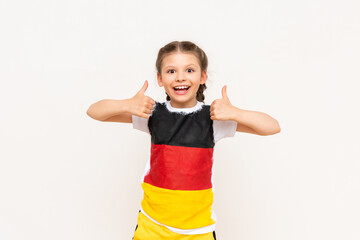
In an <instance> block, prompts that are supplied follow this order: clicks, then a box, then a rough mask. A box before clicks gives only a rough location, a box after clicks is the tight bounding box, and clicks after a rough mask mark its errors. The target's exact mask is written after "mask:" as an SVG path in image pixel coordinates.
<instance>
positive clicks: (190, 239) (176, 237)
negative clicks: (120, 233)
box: [133, 212, 216, 240]
mask: <svg viewBox="0 0 360 240" xmlns="http://www.w3.org/2000/svg"><path fill="white" fill-rule="evenodd" d="M161 239H167V240H168V239H171V240H214V239H215V240H216V236H215V231H214V232H210V233H204V234H192V235H184V234H179V233H174V232H172V231H170V230H169V229H167V228H166V227H164V226H161V225H158V224H156V223H154V222H153V221H151V220H150V219H149V218H148V217H146V216H145V215H144V214H143V213H142V212H139V215H138V219H137V226H136V228H135V234H134V237H133V240H161Z"/></svg>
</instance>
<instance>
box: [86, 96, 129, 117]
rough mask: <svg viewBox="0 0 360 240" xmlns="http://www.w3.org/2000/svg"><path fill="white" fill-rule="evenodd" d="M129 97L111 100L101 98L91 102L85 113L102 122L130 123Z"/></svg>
mask: <svg viewBox="0 0 360 240" xmlns="http://www.w3.org/2000/svg"><path fill="white" fill-rule="evenodd" d="M129 101H130V99H124V100H113V99H103V100H100V101H98V102H96V103H93V104H91V106H90V107H89V109H88V110H87V112H86V114H87V115H88V116H89V117H91V118H93V119H95V120H99V121H103V122H124V123H131V122H132V118H131V113H130V110H129V106H130V104H131V103H130V102H129Z"/></svg>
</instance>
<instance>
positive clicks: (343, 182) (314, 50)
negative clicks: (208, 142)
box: [0, 0, 360, 240]
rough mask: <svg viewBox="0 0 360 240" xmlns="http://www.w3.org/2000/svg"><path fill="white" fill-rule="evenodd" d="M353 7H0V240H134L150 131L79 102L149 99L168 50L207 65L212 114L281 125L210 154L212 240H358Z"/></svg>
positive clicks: (160, 94) (322, 0)
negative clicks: (262, 118)
mask: <svg viewBox="0 0 360 240" xmlns="http://www.w3.org/2000/svg"><path fill="white" fill-rule="evenodd" d="M359 12H360V4H359V3H358V2H357V1H355V0H353V1H349V0H347V1H346V0H345V1H340V0H333V1H331V0H330V1H329V0H304V1H285V0H273V1H262V0H246V1H209V0H206V1H205V0H202V1H194V0H193V1H189V0H182V1H165V0H164V1H160V0H156V1H145V0H143V1H119V0H118V1H108V0H107V1H100V0H98V1H94V0H91V1H89V0H87V1H85V0H71V1H66V0H63V1H54V0H52V1H49V0H38V1H6V0H2V1H0V34H1V37H0V81H1V85H0V114H1V115H0V116H1V118H0V146H1V151H0V239H1V240H23V239H29V240H30V239H31V240H32V239H36V240H45V239H46V240H48V239H51V240H64V239H67V240H83V239H84V240H93V239H94V240H95V239H96V240H97V239H106V240H112V239H114V240H115V239H117V240H118V239H121V240H122V239H124V240H125V239H131V238H132V236H133V232H134V229H135V226H136V219H137V214H138V209H139V207H140V202H141V199H142V194H143V192H142V189H141V186H140V181H141V175H142V174H143V170H144V167H145V163H146V160H147V157H148V156H149V153H150V139H149V137H148V135H147V134H145V133H143V132H140V131H137V130H134V129H132V126H131V125H130V124H126V123H108V122H100V121H96V120H94V119H92V118H90V117H89V116H87V114H86V111H87V109H88V107H89V106H90V105H91V104H92V103H94V102H96V101H99V100H101V99H124V98H130V97H132V96H133V95H134V94H135V93H136V92H137V91H138V90H139V89H140V87H141V86H142V84H143V83H144V81H145V80H148V81H149V88H148V90H147V92H146V94H147V95H149V96H151V97H153V98H154V99H156V100H159V101H164V100H165V93H164V91H163V89H162V88H160V87H159V86H158V85H157V84H156V78H155V77H156V70H155V60H156V56H157V52H158V50H159V49H160V48H161V47H162V46H164V45H165V44H167V43H168V42H170V41H173V40H189V41H193V42H195V43H196V44H198V45H199V46H200V47H201V48H202V49H203V50H204V51H205V52H206V54H207V56H208V58H209V68H208V73H209V79H208V84H207V85H208V89H207V90H206V91H205V95H206V99H205V103H206V104H211V102H212V101H213V100H214V99H216V98H220V97H221V87H222V86H223V85H225V84H226V85H228V95H229V97H230V100H231V102H232V104H233V105H235V106H237V107H239V108H242V109H246V110H254V111H261V112H265V113H267V114H269V115H270V116H272V117H274V118H275V119H277V120H278V121H279V123H280V126H281V130H282V131H281V132H280V133H279V134H276V135H271V136H258V135H252V134H246V133H236V135H235V137H234V138H227V139H223V140H221V141H220V142H218V144H217V146H216V148H215V152H214V159H215V163H214V179H215V212H216V214H217V216H218V223H217V230H216V233H217V237H218V239H220V240H233V239H235V240H237V239H241V240H247V239H249V240H305V239H306V240H318V239H328V240H330V239H331V240H332V239H334V240H335V239H346V240H355V239H360V232H359V226H360V217H359V216H360V207H359V202H360V177H359V172H360V163H359V160H360V150H359V140H358V136H359V134H360V128H359V121H360V114H359V102H360V98H359V95H358V93H359V80H360V77H359V76H360V74H359V66H360V60H359V56H360V47H359V42H360V28H359V23H360V17H359Z"/></svg>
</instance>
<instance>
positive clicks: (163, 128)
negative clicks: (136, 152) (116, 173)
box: [87, 41, 280, 240]
mask: <svg viewBox="0 0 360 240" xmlns="http://www.w3.org/2000/svg"><path fill="white" fill-rule="evenodd" d="M207 65H208V61H207V56H206V54H205V53H204V51H203V50H202V49H201V48H199V47H198V46H197V45H195V44H194V43H192V42H189V41H182V42H179V41H174V42H171V43H169V44H167V45H165V46H164V47H163V48H161V49H160V50H159V53H158V58H157V60H156V69H157V81H158V84H159V86H160V87H164V90H165V93H166V95H167V97H166V101H165V102H155V101H154V100H153V99H152V98H150V97H148V96H146V95H145V91H146V89H147V87H148V82H147V81H145V83H144V85H143V86H142V88H141V89H140V90H139V91H138V92H137V93H136V94H135V95H134V96H133V97H132V98H129V99H123V100H111V99H104V100H101V101H98V102H96V103H94V104H92V105H91V106H90V108H89V109H88V111H87V114H88V115H89V116H90V117H92V118H94V119H96V120H100V121H104V122H124V123H132V125H133V127H134V128H135V129H138V130H141V131H144V132H146V133H148V134H149V135H150V137H151V155H150V158H149V160H148V162H147V164H146V168H145V171H144V175H143V177H142V188H143V190H144V198H143V200H142V202H141V207H140V211H139V214H138V219H137V225H136V228H135V234H134V237H133V239H134V240H140V239H146V240H152V239H154V240H159V239H179V240H180V239H181V240H208V239H216V235H215V224H216V216H215V214H214V212H213V211H212V204H213V188H212V186H213V185H212V166H213V149H214V146H215V143H216V142H217V141H219V140H220V139H222V138H225V137H232V136H234V134H235V132H236V131H237V132H246V133H252V134H257V135H262V136H266V135H271V134H275V133H278V132H280V126H279V124H278V122H277V121H276V120H275V119H274V118H272V117H270V116H269V115H267V114H265V113H261V112H255V111H248V110H244V109H240V108H237V107H235V106H233V105H232V104H231V102H230V100H229V97H228V96H227V92H226V86H224V87H223V88H222V98H221V99H217V100H215V101H213V102H212V103H211V105H205V104H204V99H205V96H204V94H203V92H204V90H205V89H206V85H205V83H206V80H207Z"/></svg>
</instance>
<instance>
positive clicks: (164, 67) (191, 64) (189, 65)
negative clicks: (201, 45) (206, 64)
mask: <svg viewBox="0 0 360 240" xmlns="http://www.w3.org/2000/svg"><path fill="white" fill-rule="evenodd" d="M191 65H193V66H194V67H195V64H193V63H190V64H188V65H186V66H185V67H189V66H191ZM168 67H175V66H173V65H168V66H165V67H164V68H168Z"/></svg>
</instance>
